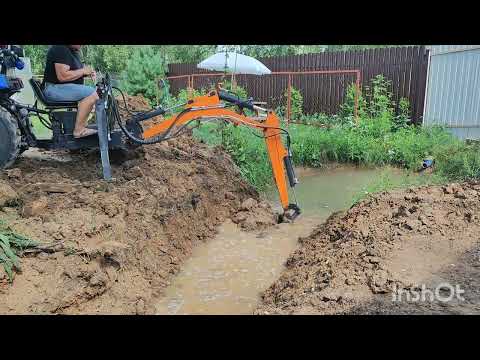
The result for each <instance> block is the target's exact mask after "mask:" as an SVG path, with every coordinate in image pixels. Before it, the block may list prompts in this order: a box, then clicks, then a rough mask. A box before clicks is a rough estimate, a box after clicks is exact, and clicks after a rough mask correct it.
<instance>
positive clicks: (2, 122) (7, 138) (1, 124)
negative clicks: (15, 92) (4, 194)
mask: <svg viewBox="0 0 480 360" xmlns="http://www.w3.org/2000/svg"><path fill="white" fill-rule="evenodd" d="M21 138H22V136H21V133H20V129H19V128H18V125H17V120H16V119H15V118H14V117H13V116H12V114H10V113H9V112H8V111H7V110H5V109H4V108H2V107H0V169H3V168H7V167H9V166H11V165H12V164H13V163H14V162H15V160H16V159H17V156H18V154H19V153H20V140H21Z"/></svg>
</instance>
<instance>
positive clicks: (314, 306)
mask: <svg viewBox="0 0 480 360" xmlns="http://www.w3.org/2000/svg"><path fill="white" fill-rule="evenodd" d="M479 215H480V183H462V184H450V185H448V186H424V187H418V188H410V189H407V190H396V191H391V192H385V193H380V194H377V195H375V196H372V197H371V198H369V199H366V200H364V201H362V202H360V203H358V204H356V205H354V206H353V207H352V208H351V209H349V210H348V211H347V212H345V213H336V214H333V215H332V216H330V218H329V219H328V220H327V221H326V222H325V223H324V224H322V225H320V226H319V227H318V228H317V229H316V230H315V231H314V232H313V233H312V234H311V235H310V236H308V237H306V238H301V239H299V247H298V249H297V250H296V251H295V252H294V253H293V254H292V255H291V256H290V257H289V258H288V260H287V262H286V270H285V271H284V272H283V274H282V275H281V277H280V278H279V279H278V280H277V281H276V282H275V283H274V284H273V285H271V286H270V287H269V288H268V289H267V290H266V291H265V292H264V293H263V294H262V302H261V303H260V305H259V306H258V307H257V309H256V311H255V313H257V314H425V313H429V314H436V313H439V314H441V313H452V314H472V313H480V238H479V234H480V219H479ZM457 286H458V287H457ZM457 289H458V291H457ZM432 294H433V295H432Z"/></svg>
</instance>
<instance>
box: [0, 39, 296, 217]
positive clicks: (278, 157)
mask: <svg viewBox="0 0 480 360" xmlns="http://www.w3.org/2000/svg"><path fill="white" fill-rule="evenodd" d="M23 56H24V54H23V49H22V48H20V47H18V46H13V45H9V46H3V47H2V48H0V169H1V168H7V167H9V166H12V165H13V164H14V163H15V161H16V159H17V158H18V156H19V155H20V154H21V153H22V152H24V151H25V150H27V149H28V148H31V147H33V148H41V149H46V150H59V149H67V150H81V149H98V150H99V151H100V158H101V163H102V170H103V178H104V180H106V181H110V180H112V174H111V166H110V152H111V151H121V152H124V153H125V152H126V153H128V152H129V151H131V150H132V149H134V148H136V147H139V146H146V145H150V144H156V143H160V142H162V141H165V140H169V139H172V138H174V137H177V136H179V135H180V134H182V132H183V131H184V130H185V129H187V128H188V127H189V125H190V124H192V123H194V122H199V121H204V120H223V121H225V122H229V123H232V124H234V125H236V126H238V125H243V126H248V127H250V128H253V129H256V130H258V131H259V133H260V134H261V135H259V136H261V137H263V138H264V139H265V143H266V146H267V151H268V154H269V157H270V161H271V165H272V172H273V176H274V180H275V183H276V185H277V188H278V191H279V195H280V201H281V203H282V208H283V210H284V214H283V215H284V217H286V218H288V219H294V218H296V217H297V216H298V215H299V214H300V208H299V207H298V204H297V202H296V201H295V203H289V198H288V189H287V182H286V178H288V182H289V185H290V187H291V188H294V187H295V185H296V184H297V183H298V179H297V177H296V176H295V171H294V167H293V163H292V153H291V150H290V135H289V133H288V131H287V130H285V129H283V128H282V127H281V126H280V119H279V118H278V116H277V115H276V114H275V112H274V111H272V110H269V109H265V108H261V107H259V106H257V105H255V104H254V102H253V99H252V98H250V99H242V98H240V97H238V96H237V95H236V94H234V93H232V92H230V91H228V90H226V89H222V88H221V86H220V85H221V84H217V85H216V88H215V90H211V91H210V92H209V93H208V94H206V95H203V96H196V97H193V98H190V99H189V100H188V101H187V102H185V103H182V104H177V105H175V106H172V107H170V108H164V107H162V106H158V107H157V108H154V109H151V110H149V111H146V112H135V113H130V118H129V119H122V117H121V116H120V111H119V109H120V105H119V103H118V101H117V98H116V97H115V96H114V92H118V93H119V94H120V96H121V97H122V98H123V102H124V105H125V107H124V108H128V107H127V104H126V101H125V97H124V94H123V92H122V91H121V89H119V88H118V87H116V86H114V85H113V81H112V79H111V77H110V75H109V74H108V73H106V74H104V76H100V77H99V78H98V81H97V84H96V88H97V94H98V96H99V100H97V103H96V105H95V120H96V121H95V124H94V125H89V127H90V128H94V129H96V130H98V132H97V134H95V135H93V136H89V137H85V138H79V139H76V138H74V136H73V129H74V127H75V121H76V111H77V103H76V102H58V101H50V100H48V99H47V98H46V97H45V95H44V93H43V88H42V84H41V83H39V82H38V81H37V80H35V79H33V78H31V79H30V80H29V82H30V85H31V86H32V89H33V91H34V94H35V98H36V101H35V103H34V104H33V105H25V104H20V103H19V102H17V101H15V100H13V99H12V96H13V95H14V94H16V93H18V92H20V91H21V90H22V89H23V87H24V84H23V82H22V80H21V79H20V78H16V77H14V76H12V75H11V73H12V69H14V68H17V69H22V68H23V62H22V59H21V58H22V57H23ZM40 104H41V105H42V108H40V107H39V105H40ZM244 109H249V110H252V111H254V112H255V113H256V114H257V115H258V116H256V117H255V118H254V117H249V116H247V115H245V113H244ZM160 115H161V116H162V117H163V118H162V120H161V121H160V122H159V123H156V124H155V125H153V126H150V127H148V128H147V129H144V128H143V127H142V122H143V121H145V120H148V119H152V118H154V117H157V116H160ZM32 116H35V117H37V118H38V119H39V121H40V123H41V124H42V125H43V126H45V127H46V128H48V129H50V130H51V132H52V138H51V139H47V140H45V139H37V138H36V136H35V134H34V132H33V129H32V121H31V117H32ZM282 135H285V136H286V146H285V145H284V143H283V139H282Z"/></svg>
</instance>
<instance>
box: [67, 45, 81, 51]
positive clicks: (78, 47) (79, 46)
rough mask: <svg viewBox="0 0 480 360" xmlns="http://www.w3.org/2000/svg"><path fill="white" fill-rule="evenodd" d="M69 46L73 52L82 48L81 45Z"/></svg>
mask: <svg viewBox="0 0 480 360" xmlns="http://www.w3.org/2000/svg"><path fill="white" fill-rule="evenodd" d="M68 46H70V48H72V49H73V50H77V51H78V50H80V48H81V47H82V45H68Z"/></svg>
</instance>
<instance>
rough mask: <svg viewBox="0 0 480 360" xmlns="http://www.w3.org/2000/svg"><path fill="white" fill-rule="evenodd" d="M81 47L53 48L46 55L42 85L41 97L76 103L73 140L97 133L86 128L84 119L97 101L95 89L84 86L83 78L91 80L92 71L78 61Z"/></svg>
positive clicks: (93, 73) (55, 46) (62, 46)
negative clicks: (42, 93)
mask: <svg viewBox="0 0 480 360" xmlns="http://www.w3.org/2000/svg"><path fill="white" fill-rule="evenodd" d="M80 47H81V45H53V46H51V47H50V49H49V50H48V53H47V61H46V66H45V74H44V82H45V90H44V94H45V97H46V98H47V99H49V100H51V101H71V102H75V101H78V110H77V120H76V123H75V129H74V131H73V136H74V137H75V138H77V139H78V138H83V137H86V136H91V135H94V134H96V133H97V131H96V130H94V129H89V128H87V120H88V115H89V114H90V113H91V112H92V110H93V107H94V105H95V102H96V101H97V99H98V95H97V92H96V89H95V88H94V87H92V86H86V85H84V77H85V76H90V77H92V79H93V80H95V77H96V74H95V71H94V70H93V69H92V67H90V66H84V65H83V64H82V61H81V60H80V54H79V53H80Z"/></svg>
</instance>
